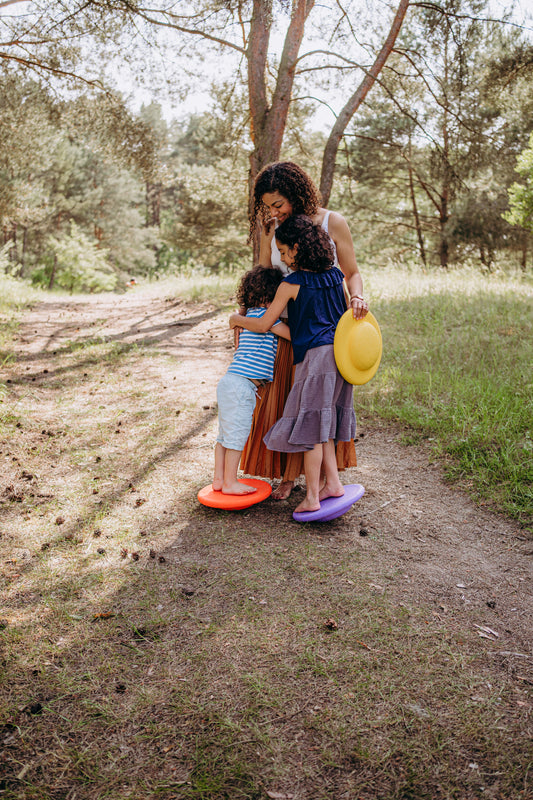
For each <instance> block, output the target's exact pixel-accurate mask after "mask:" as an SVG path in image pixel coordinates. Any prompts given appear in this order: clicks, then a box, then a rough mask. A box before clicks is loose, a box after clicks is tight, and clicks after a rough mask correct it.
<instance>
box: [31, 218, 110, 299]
mask: <svg viewBox="0 0 533 800" xmlns="http://www.w3.org/2000/svg"><path fill="white" fill-rule="evenodd" d="M49 249H50V252H51V254H52V257H51V259H50V261H49V263H48V265H47V266H46V267H44V268H43V269H41V270H37V271H36V272H34V274H33V276H32V277H33V280H34V283H36V284H41V285H45V286H46V285H47V284H48V285H49V284H50V278H51V276H52V275H53V277H54V280H55V283H57V284H58V285H59V286H62V287H63V288H64V289H68V291H69V292H71V293H72V292H106V291H107V292H108V291H111V290H112V289H114V288H115V286H116V283H117V276H116V273H115V272H114V271H113V268H112V267H111V265H110V264H109V262H108V260H107V256H108V254H107V252H106V251H105V250H101V249H99V248H98V246H97V243H96V242H94V241H91V240H90V239H89V238H88V237H87V236H86V235H85V234H84V233H83V232H82V231H80V230H79V229H78V227H77V225H76V224H75V223H74V222H71V224H70V233H69V235H67V236H62V237H61V238H59V239H58V238H54V237H52V238H51V239H50V241H49Z"/></svg>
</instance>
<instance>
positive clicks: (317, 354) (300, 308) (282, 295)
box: [230, 214, 355, 512]
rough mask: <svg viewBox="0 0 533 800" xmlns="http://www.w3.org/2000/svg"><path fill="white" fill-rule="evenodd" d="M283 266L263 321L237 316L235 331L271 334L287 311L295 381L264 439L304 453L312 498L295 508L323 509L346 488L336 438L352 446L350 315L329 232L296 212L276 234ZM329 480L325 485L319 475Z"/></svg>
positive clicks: (279, 448)
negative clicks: (345, 369)
mask: <svg viewBox="0 0 533 800" xmlns="http://www.w3.org/2000/svg"><path fill="white" fill-rule="evenodd" d="M276 241H277V245H278V247H279V251H280V254H281V258H282V260H283V262H284V263H285V264H286V265H287V267H290V268H291V269H292V270H293V271H292V272H291V273H290V274H289V275H287V276H286V277H285V278H284V279H283V282H282V283H281V284H280V286H279V289H278V290H277V292H276V296H275V297H274V300H273V301H272V303H271V304H270V306H269V308H268V309H267V310H266V311H265V313H264V315H263V316H262V317H261V318H259V319H258V318H254V319H252V318H249V317H244V316H242V315H240V314H232V315H231V317H230V326H232V327H235V326H241V327H242V328H244V329H245V330H247V331H249V332H251V331H253V332H255V333H256V334H257V335H260V334H261V333H265V332H266V331H268V330H269V328H270V327H271V326H272V325H273V324H274V323H275V322H276V319H278V317H279V315H280V314H281V313H282V312H283V309H284V308H287V309H288V315H289V316H288V319H289V323H288V324H289V329H290V333H291V341H292V345H293V353H294V364H295V370H294V383H293V386H292V388H291V390H290V392H289V396H288V398H287V402H286V403H285V408H284V410H283V416H282V417H281V419H279V420H278V421H277V422H276V423H275V424H274V425H273V426H272V428H271V429H270V430H269V431H268V432H267V434H266V436H265V444H266V446H267V448H268V449H269V450H274V451H277V452H283V453H301V454H302V456H303V466H304V474H305V482H306V490H307V491H306V496H305V498H304V500H302V502H301V503H300V504H299V505H298V506H297V508H296V509H295V511H297V512H303V511H318V510H319V508H320V503H321V501H322V500H325V499H326V498H328V497H341V496H342V495H343V494H344V487H343V485H342V483H341V481H340V478H339V472H338V467H337V459H336V456H335V442H336V441H349V440H352V441H353V437H354V436H355V414H354V409H353V386H352V385H351V384H350V383H348V382H347V381H346V380H344V378H343V377H342V375H341V374H340V372H339V371H338V369H337V365H336V363H335V354H334V349H333V342H334V338H335V330H336V327H337V323H338V321H339V319H340V318H341V316H342V315H343V313H344V312H345V311H346V297H345V294H344V287H343V283H344V275H343V273H342V272H341V270H340V269H339V268H338V267H336V266H334V253H333V243H332V241H331V239H330V238H329V236H328V234H327V233H326V231H325V230H324V229H323V228H322V227H321V226H320V225H315V224H314V223H313V222H312V220H311V219H310V218H309V217H307V216H305V215H303V214H292V215H291V216H289V217H287V219H286V220H285V221H284V222H282V223H281V225H280V226H279V227H278V228H277V229H276ZM321 474H323V475H324V478H325V480H324V482H323V485H322V486H321V485H320V483H321V481H320V476H321Z"/></svg>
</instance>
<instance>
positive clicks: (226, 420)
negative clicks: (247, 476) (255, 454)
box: [217, 372, 257, 450]
mask: <svg viewBox="0 0 533 800" xmlns="http://www.w3.org/2000/svg"><path fill="white" fill-rule="evenodd" d="M256 396H257V388H256V386H255V384H253V383H252V381H250V380H248V378H245V377H244V376H243V375H236V374H235V373H233V372H226V374H225V375H223V376H222V378H221V379H220V380H219V382H218V386H217V402H218V436H217V442H220V444H221V445H222V446H223V447H226V448H228V450H243V449H244V445H245V444H246V440H247V439H248V436H249V435H250V429H251V427H252V417H253V414H254V409H255V402H256Z"/></svg>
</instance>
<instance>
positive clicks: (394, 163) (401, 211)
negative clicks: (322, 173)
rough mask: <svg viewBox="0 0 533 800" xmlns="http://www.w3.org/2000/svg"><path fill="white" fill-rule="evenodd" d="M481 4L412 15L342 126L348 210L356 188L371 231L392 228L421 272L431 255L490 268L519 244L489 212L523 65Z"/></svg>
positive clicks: (517, 120) (519, 117) (515, 128)
mask: <svg viewBox="0 0 533 800" xmlns="http://www.w3.org/2000/svg"><path fill="white" fill-rule="evenodd" d="M484 7H485V6H484V4H483V3H479V2H475V3H474V4H472V3H470V2H465V1H464V0H461V2H459V0H457V2H455V1H454V3H448V4H447V14H444V12H443V9H442V7H441V8H440V9H439V8H437V7H436V6H431V7H430V8H429V9H428V8H424V9H420V10H419V11H417V13H416V14H414V15H412V16H411V17H410V24H409V27H408V28H404V29H403V30H402V33H401V35H400V38H399V39H398V42H397V46H396V48H395V52H394V53H393V54H392V56H391V58H390V59H389V60H388V62H387V66H386V68H385V69H384V71H383V72H382V74H381V76H380V86H379V87H378V89H377V91H376V93H375V94H374V95H373V96H372V99H371V100H370V102H367V104H366V106H365V107H363V108H362V109H361V110H360V113H359V115H358V117H357V118H356V120H355V122H354V125H353V126H352V127H350V128H349V129H348V135H349V136H351V137H352V144H350V146H349V148H348V151H347V155H346V158H347V164H346V167H345V168H344V170H343V172H344V174H348V173H350V174H352V175H354V179H356V180H358V181H359V186H358V187H357V190H356V203H358V204H359V206H361V201H362V197H363V191H364V192H365V193H366V194H365V198H367V199H366V203H367V207H366V209H365V208H363V209H362V211H363V213H365V211H366V212H368V213H367V216H369V215H370V213H371V211H372V209H375V210H374V211H372V213H373V214H374V215H375V216H374V220H373V221H374V229H375V232H376V234H378V236H379V233H378V230H376V229H377V228H379V230H380V231H381V235H382V236H386V235H387V234H386V231H387V230H389V231H390V230H394V231H395V235H396V237H397V240H396V242H397V246H398V247H399V248H401V247H403V246H405V247H406V248H407V249H410V250H411V251H414V249H415V248H416V249H417V250H418V254H419V256H420V258H421V260H422V261H423V262H424V263H426V261H428V259H429V258H430V256H431V250H432V249H435V250H436V256H437V259H438V262H439V263H440V264H441V265H442V266H446V265H447V264H448V262H449V260H450V258H451V257H456V256H459V257H464V256H465V255H469V256H470V255H471V254H472V250H473V249H476V250H477V251H478V252H479V255H480V258H481V260H482V262H483V263H485V265H486V266H488V267H489V268H490V267H491V265H492V262H493V261H494V257H495V252H496V249H502V248H506V249H510V248H511V247H516V246H519V242H518V239H517V237H516V235H515V234H513V231H512V229H511V227H510V226H509V225H507V224H505V223H504V222H503V220H502V218H501V213H502V211H503V209H504V208H505V198H506V188H507V186H508V185H509V175H510V174H511V169H512V167H511V163H512V160H513V158H514V155H513V154H514V153H515V152H516V147H517V146H518V145H520V143H521V142H523V136H524V131H527V130H528V129H531V125H532V118H533V113H532V112H533V108H532V99H531V98H532V94H533V93H532V91H531V80H530V79H529V80H528V79H527V72H528V69H529V64H530V63H532V61H533V60H532V59H531V58H530V55H529V50H528V48H527V47H526V46H525V44H524V41H523V40H521V39H520V38H519V37H517V35H516V32H514V31H513V33H512V34H511V33H506V31H505V29H502V26H501V25H497V24H495V23H491V22H489V21H487V20H486V19H483V11H484ZM526 85H527V88H526ZM518 110H520V113H518ZM510 158H511V162H510V160H509V159H510Z"/></svg>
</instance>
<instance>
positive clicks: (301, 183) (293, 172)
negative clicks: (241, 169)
mask: <svg viewBox="0 0 533 800" xmlns="http://www.w3.org/2000/svg"><path fill="white" fill-rule="evenodd" d="M267 192H279V193H280V194H281V195H282V196H283V197H285V199H286V200H288V201H289V203H290V204H291V206H292V213H293V214H307V215H308V216H312V215H313V214H316V212H317V211H318V208H319V206H320V193H319V191H318V189H317V188H316V186H315V184H314V183H313V181H312V180H311V178H310V177H309V175H308V174H307V172H304V170H303V169H302V168H301V167H299V166H298V164H295V163H294V162H293V161H276V162H274V163H273V164H267V166H266V167H263V169H262V170H261V172H259V174H258V175H257V177H256V179H255V183H254V195H253V207H252V210H251V213H250V236H249V238H248V241H251V239H252V237H253V235H254V232H255V226H256V223H257V219H258V217H259V218H260V219H261V221H263V222H265V221H266V211H267V209H266V206H265V205H264V203H263V195H264V194H266V193H267Z"/></svg>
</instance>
